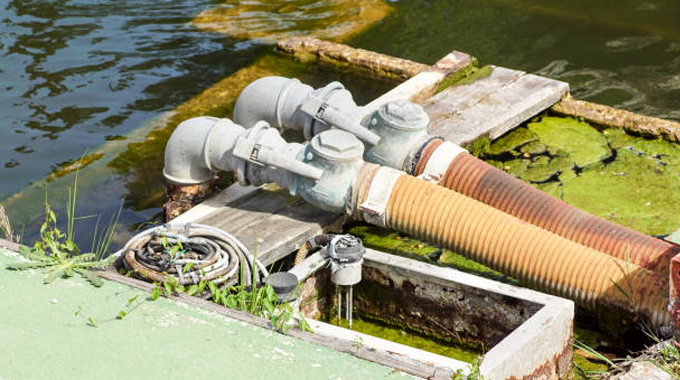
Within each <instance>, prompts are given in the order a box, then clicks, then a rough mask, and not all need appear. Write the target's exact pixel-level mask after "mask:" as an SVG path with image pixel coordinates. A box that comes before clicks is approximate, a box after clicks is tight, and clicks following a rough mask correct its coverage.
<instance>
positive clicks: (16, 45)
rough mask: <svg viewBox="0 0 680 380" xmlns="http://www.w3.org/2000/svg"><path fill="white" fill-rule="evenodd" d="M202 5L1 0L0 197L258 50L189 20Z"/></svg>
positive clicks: (197, 1)
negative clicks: (200, 28)
mask: <svg viewBox="0 0 680 380" xmlns="http://www.w3.org/2000/svg"><path fill="white" fill-rule="evenodd" d="M207 5H209V0H188V1H181V2H179V1H165V2H147V1H141V0H134V1H124V2H103V3H102V2H98V1H93V0H74V1H49V2H46V1H25V0H0V9H2V12H1V13H0V89H1V90H2V91H0V114H2V115H3V120H2V122H1V124H0V125H1V126H2V128H1V129H0V134H1V135H2V138H1V139H0V178H2V181H0V199H1V198H3V197H6V196H8V195H9V194H11V193H12V192H14V191H16V190H17V189H19V188H21V187H22V186H24V185H26V184H27V183H29V182H30V181H36V180H39V179H40V178H42V177H43V176H44V175H45V174H46V173H48V172H49V171H50V170H51V169H52V168H53V167H54V166H55V165H58V163H60V162H67V161H69V160H74V159H75V158H77V157H79V156H80V155H81V154H83V152H85V151H86V150H87V149H94V148H95V147H97V146H99V145H101V144H102V143H103V142H104V141H105V140H106V136H110V135H124V134H126V133H128V132H129V131H131V130H132V129H134V128H137V127H138V126H139V125H141V124H143V122H144V121H146V120H150V119H152V118H153V117H154V116H156V115H157V114H158V113H159V111H162V110H165V109H169V108H171V107H172V106H173V105H176V104H178V103H180V102H181V101H184V100H186V99H188V98H189V97H191V96H193V95H195V94H197V93H198V92H200V91H201V90H202V89H204V88H206V87H208V86H209V85H210V84H211V83H214V82H215V81H216V80H217V79H218V78H220V77H223V76H225V75H226V74H228V73H229V72H231V71H233V70H236V69H237V68H239V67H241V66H243V65H245V64H248V63H249V62H252V60H253V59H254V57H256V56H258V55H259V54H261V51H262V50H261V49H262V47H260V46H251V47H249V48H248V49H246V50H242V51H241V53H240V54H239V55H238V56H237V57H234V56H232V54H231V52H233V51H234V49H233V46H234V45H235V44H236V41H233V40H230V39H229V38H225V37H223V36H213V35H206V34H205V33H201V32H199V31H197V30H196V29H195V28H193V27H191V26H190V25H189V24H188V22H189V21H190V20H191V16H192V15H193V14H196V13H197V12H198V11H200V9H202V8H204V7H206V6H207ZM241 48H243V46H241ZM227 58H229V59H227Z"/></svg>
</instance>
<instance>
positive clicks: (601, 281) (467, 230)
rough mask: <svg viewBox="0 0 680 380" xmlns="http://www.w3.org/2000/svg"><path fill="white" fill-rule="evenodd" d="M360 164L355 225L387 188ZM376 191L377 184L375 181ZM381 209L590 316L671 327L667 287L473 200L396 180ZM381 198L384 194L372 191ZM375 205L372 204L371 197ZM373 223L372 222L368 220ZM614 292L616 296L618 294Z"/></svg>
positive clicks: (397, 222) (404, 227)
mask: <svg viewBox="0 0 680 380" xmlns="http://www.w3.org/2000/svg"><path fill="white" fill-rule="evenodd" d="M385 170H392V169H387V168H385V167H382V168H380V169H378V167H377V166H375V165H366V166H365V167H364V168H363V170H362V171H363V172H362V173H360V175H359V176H358V177H357V184H358V186H357V187H356V188H355V189H356V194H355V196H356V197H357V199H356V200H355V202H356V204H358V205H363V206H360V207H359V210H358V214H357V215H360V216H359V218H362V217H363V218H365V219H367V220H368V218H369V216H370V215H369V216H367V214H366V207H367V206H366V204H370V203H371V201H370V199H369V200H368V201H367V199H368V198H370V196H369V195H368V194H370V193H371V192H373V189H372V187H376V188H377V187H380V186H382V187H383V188H385V187H390V186H392V185H391V184H390V185H385V184H384V183H385V182H389V181H384V177H385V176H383V177H382V178H383V179H380V180H379V179H378V177H379V175H378V174H376V173H379V172H380V171H385ZM381 181H382V182H383V184H380V182H381ZM391 183H393V187H392V188H391V193H390V192H389V191H388V192H387V193H389V198H388V200H387V204H386V205H385V206H384V207H385V209H384V210H385V211H384V226H385V227H388V228H393V229H395V230H398V231H402V232H405V233H407V234H409V235H411V236H414V237H418V238H422V239H425V240H428V241H431V242H433V243H435V244H437V245H439V246H440V247H442V248H447V249H451V250H453V251H454V252H457V253H460V254H463V255H465V256H467V257H469V258H471V259H473V260H475V261H478V262H480V263H483V264H485V265H487V266H489V267H491V268H493V269H495V270H498V271H500V272H503V273H505V274H507V275H510V276H512V277H514V278H517V279H519V280H520V281H523V282H524V283H526V284H527V285H529V286H532V287H534V288H536V289H539V290H541V291H545V292H548V293H551V294H554V295H558V296H561V297H566V298H569V299H572V300H574V301H575V302H576V303H577V304H579V305H581V306H583V307H585V308H587V309H590V310H593V311H598V312H600V311H602V310H607V309H612V308H613V309H614V310H617V311H619V312H620V311H623V312H629V313H635V314H639V315H642V316H643V319H645V320H646V321H647V323H649V324H650V325H653V326H655V327H657V328H658V327H661V326H666V325H668V324H669V323H670V315H669V313H668V310H667V308H666V306H667V302H668V298H667V296H668V280H667V278H666V276H661V275H659V274H656V273H654V272H652V271H650V270H647V269H644V268H641V267H640V266H638V265H635V264H630V263H628V264H626V263H625V262H624V261H622V260H619V259H617V258H614V257H611V256H608V255H605V254H603V253H601V252H599V251H596V250H594V249H591V248H588V247H586V246H583V245H581V244H578V243H575V242H573V241H571V240H568V239H565V238H563V237H561V236H558V235H556V234H553V233H551V232H548V231H546V230H544V229H541V228H539V227H536V226H534V225H531V224H529V223H526V222H524V221H522V220H520V219H518V218H516V217H513V216H511V215H509V214H506V213H504V212H501V211H499V210H497V209H495V208H493V207H490V206H488V205H485V204H484V203H481V202H478V201H476V200H474V199H471V198H469V197H466V196H464V195H461V194H459V193H457V192H455V191H451V190H449V189H446V188H444V187H441V186H437V185H435V184H433V183H428V182H426V181H422V180H420V179H417V178H414V177H411V176H407V175H401V176H398V177H397V178H396V181H393V182H391ZM376 193H381V194H384V193H385V192H384V191H383V192H380V191H378V192H376ZM376 199H378V198H376ZM372 222H373V223H375V221H372ZM619 288H620V289H619Z"/></svg>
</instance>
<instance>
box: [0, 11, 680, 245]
mask: <svg viewBox="0 0 680 380" xmlns="http://www.w3.org/2000/svg"><path fill="white" fill-rule="evenodd" d="M347 2H348V3H351V5H352V7H353V8H352V9H355V10H356V11H357V12H366V9H372V8H371V4H372V3H375V1H374V0H370V1H369V0H366V1H359V0H352V1H350V0H347ZM277 3H280V6H273V5H272V4H273V2H249V4H254V5H253V7H255V8H253V7H250V8H248V9H247V12H241V13H239V12H236V13H234V12H233V9H238V6H237V5H238V3H237V2H235V1H228V2H226V3H225V4H224V5H217V4H216V3H214V2H212V1H209V0H184V1H180V0H166V1H155V2H145V1H138V0H137V1H118V2H111V1H109V2H95V1H92V0H72V1H65V0H59V1H51V2H44V1H23V0H22V1H18V0H14V1H11V0H0V89H2V92H0V112H2V115H3V120H2V122H1V124H0V125H2V127H3V128H2V129H0V136H1V137H2V138H0V179H2V180H1V181H0V199H4V200H3V201H2V204H3V205H5V206H6V207H7V208H8V211H9V213H10V216H11V217H12V218H13V220H14V222H15V224H16V225H18V226H20V225H22V224H24V225H26V233H25V235H26V237H27V238H29V240H30V238H31V237H33V236H35V229H36V227H37V226H38V223H39V221H38V219H36V216H39V215H40V212H41V210H40V208H41V207H40V203H41V202H42V199H43V197H44V190H42V188H43V186H44V185H45V184H46V183H47V184H49V188H50V197H51V199H54V202H56V203H57V206H60V205H63V204H64V199H65V196H66V188H67V187H68V186H69V185H70V184H72V183H73V169H75V168H76V167H77V166H75V165H73V162H75V161H76V160H78V158H80V157H81V156H82V155H84V154H86V155H89V157H90V165H89V166H87V167H86V168H84V169H82V170H81V175H80V182H79V190H78V191H79V195H78V197H79V204H80V206H79V207H80V209H79V210H80V212H79V214H80V215H90V214H103V215H104V216H105V217H108V215H111V214H113V213H114V212H115V211H116V210H117V208H118V205H119V204H120V202H121V201H122V199H123V198H125V201H124V209H123V214H122V219H121V220H122V225H123V226H124V227H125V228H124V229H122V230H121V236H120V238H121V239H123V238H124V237H125V236H129V233H130V230H133V229H134V228H136V227H137V226H139V225H140V224H142V223H144V222H147V221H150V220H151V221H153V220H158V214H159V212H160V198H161V195H162V188H163V183H162V178H161V176H160V168H161V167H162V162H160V158H161V157H162V149H163V146H164V139H166V138H167V135H168V134H169V131H168V130H167V129H162V127H164V126H165V125H166V123H165V120H167V119H168V118H170V115H167V114H164V112H165V111H168V110H171V109H173V108H175V107H177V106H178V105H180V104H182V103H184V102H186V101H187V100H189V99H190V98H192V97H193V96H195V95H197V94H199V93H200V92H201V91H202V90H204V89H206V88H208V87H210V86H211V85H213V84H214V83H216V82H218V81H219V80H220V79H222V78H223V77H226V76H228V75H230V74H233V73H235V72H238V70H239V69H243V68H245V67H248V66H250V65H251V64H253V63H256V62H262V60H263V59H265V60H267V59H268V60H269V61H267V62H266V63H265V64H261V66H259V68H258V70H261V71H258V72H259V73H265V72H267V73H272V72H281V73H285V74H288V75H298V76H303V77H304V79H305V80H308V81H311V82H314V83H316V84H322V83H325V82H328V81H331V80H336V79H341V80H342V81H344V82H346V83H347V84H348V86H349V87H350V88H351V89H353V90H354V91H356V92H357V95H358V96H357V98H358V100H359V101H360V102H366V101H368V100H370V99H371V98H373V97H375V96H376V95H377V94H379V93H380V92H382V91H384V90H385V89H386V88H388V87H389V85H388V84H386V83H372V82H371V81H370V80H367V79H366V78H356V77H354V76H351V75H347V74H344V73H338V72H336V71H333V70H330V69H323V68H321V69H320V68H313V69H312V68H310V67H306V66H302V65H297V64H293V63H286V62H285V60H276V59H275V58H266V57H268V55H269V54H271V49H272V44H271V40H273V39H274V36H275V37H276V38H278V37H281V36H284V35H289V34H305V33H306V32H307V31H312V34H314V33H316V34H317V35H322V36H323V35H327V36H330V37H334V38H349V39H348V40H346V42H348V43H350V44H353V45H356V46H359V47H364V48H369V49H373V50H376V51H380V52H385V53H388V54H392V55H396V56H401V57H406V58H411V59H414V60H418V61H422V62H427V63H431V62H434V61H436V60H437V59H438V58H439V57H441V56H443V55H444V54H446V53H447V52H448V51H450V50H452V49H457V50H461V51H465V52H467V53H470V54H472V55H475V56H477V57H478V58H479V59H480V61H481V62H482V63H494V64H499V65H504V66H508V67H512V68H518V69H523V70H526V71H531V72H538V73H540V74H543V75H547V76H551V77H554V78H559V79H563V80H566V81H569V82H570V84H571V86H572V93H573V94H574V96H575V97H579V98H586V99H589V100H593V101H597V102H602V103H605V104H610V105H614V106H618V107H623V108H627V109H630V110H633V111H637V112H641V113H645V114H649V115H654V116H659V117H668V118H673V119H676V120H680V23H678V22H677V20H678V19H679V17H680V3H678V2H676V1H673V0H665V1H653V2H644V3H641V2H637V1H618V2H612V1H602V2H592V1H590V2H587V1H584V0H575V1H570V2H557V1H547V2H546V1H539V0H523V1H514V2H510V1H503V0H475V1H472V0H448V1H444V0H438V1H425V0H409V1H406V0H403V1H396V2H388V3H380V5H379V8H380V9H383V8H384V9H386V10H387V11H385V12H383V13H386V15H385V17H384V18H383V19H382V21H378V22H377V23H375V24H373V26H370V27H368V26H367V25H365V24H359V25H358V26H356V28H359V29H360V30H361V32H360V33H352V32H351V30H352V28H354V27H353V26H351V23H352V21H351V20H352V18H348V17H347V13H346V12H347V11H346V7H342V6H339V5H338V4H340V3H342V1H340V0H322V1H316V2H315V1H307V0H299V1H292V2H291V1H280V2H277ZM258 4H259V5H258ZM373 5H375V4H373ZM258 6H260V7H261V9H260V8H257V7H258ZM216 7H217V8H220V9H223V12H225V13H227V14H231V13H234V14H235V15H236V16H237V17H238V18H239V24H238V25H241V26H242V25H269V27H268V28H262V29H263V30H264V29H267V30H271V34H272V35H271V36H268V35H263V34H262V33H258V34H257V35H248V34H247V33H243V31H242V29H243V28H241V29H240V30H241V31H240V32H238V33H236V32H231V33H232V34H231V35H228V34H222V33H215V32H207V31H204V30H201V29H199V28H198V27H196V26H195V25H194V24H192V20H193V18H194V17H195V16H197V15H199V14H203V15H205V14H206V12H207V14H210V12H213V11H214V10H215V9H216ZM362 7H363V8H362ZM370 14H371V16H372V17H373V16H374V14H373V13H370ZM381 17H382V14H381ZM376 19H378V18H376ZM251 20H252V23H250V21H251ZM305 20H309V21H308V22H306V21H305ZM269 21H271V23H270V22H269ZM196 25H198V24H196ZM272 25H273V26H274V27H272ZM348 28H349V29H348ZM204 29H210V28H204ZM246 29H247V28H246ZM338 31H341V32H338ZM227 32H228V31H227ZM334 33H335V34H334ZM277 70H278V71H277ZM246 77H247V75H246ZM232 101H233V99H232ZM225 102H226V103H228V101H227V100H225ZM192 107H194V106H192ZM192 110H193V111H196V112H204V113H211V114H220V115H227V116H228V115H229V113H230V111H229V106H228V105H224V106H222V107H218V106H217V105H213V106H212V108H211V107H210V106H195V107H194V108H192ZM186 114H190V112H187V113H186ZM156 127H161V129H160V130H157V131H156V132H152V131H153V130H154V128H156ZM46 176H47V181H44V180H43V179H44V178H46ZM80 224H82V228H83V229H84V230H85V232H83V233H82V235H81V238H80V239H82V241H83V243H84V244H87V242H88V241H89V240H88V239H89V237H88V236H89V234H88V229H91V224H92V223H90V222H89V221H84V222H82V223H80ZM18 228H20V227H18Z"/></svg>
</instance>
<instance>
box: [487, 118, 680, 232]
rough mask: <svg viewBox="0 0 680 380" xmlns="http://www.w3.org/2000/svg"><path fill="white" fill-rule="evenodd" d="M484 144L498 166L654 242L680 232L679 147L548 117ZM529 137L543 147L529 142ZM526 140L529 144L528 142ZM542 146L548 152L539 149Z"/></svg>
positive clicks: (623, 132) (568, 119) (492, 160)
mask: <svg viewBox="0 0 680 380" xmlns="http://www.w3.org/2000/svg"><path fill="white" fill-rule="evenodd" d="M537 120H538V121H533V122H530V123H528V124H527V125H526V126H520V127H518V128H516V129H514V130H513V131H511V132H509V133H508V134H506V135H504V136H502V137H501V138H499V139H498V140H496V141H493V142H491V143H490V144H488V145H486V144H487V142H486V141H482V142H481V143H480V144H478V145H477V147H478V150H477V151H476V152H475V153H476V155H478V156H479V157H481V158H482V159H485V160H487V162H489V163H491V164H492V165H494V166H496V167H498V168H501V169H502V170H504V171H506V172H508V173H510V174H512V175H514V176H516V177H518V178H520V179H522V180H524V181H526V182H529V183H531V184H532V185H534V186H535V187H537V188H538V189H540V190H543V191H545V192H546V193H548V194H551V195H553V196H555V197H557V198H559V199H562V200H564V201H565V202H567V203H570V204H572V205H574V206H576V207H579V208H581V209H583V210H585V211H588V212H590V213H592V214H595V215H597V216H600V217H602V218H605V219H608V220H611V221H614V222H616V223H619V224H622V225H624V226H626V227H629V228H632V229H635V230H638V231H641V232H643V233H647V234H652V235H665V234H668V233H670V232H673V231H675V230H677V229H678V228H680V217H679V216H678V215H677V214H678V213H677V212H674V211H673V210H676V209H677V207H676V205H677V204H678V201H680V195H678V193H677V191H676V190H674V189H677V188H678V186H680V146H678V145H677V144H674V143H671V142H667V141H663V140H659V139H648V138H643V137H638V136H632V135H630V134H628V133H626V132H625V131H624V130H621V129H605V130H603V131H599V130H598V129H596V128H594V127H592V126H590V125H588V124H586V123H583V122H580V121H577V120H575V119H571V118H565V117H545V116H544V117H542V118H540V119H537ZM529 133H534V134H535V136H536V138H537V140H535V141H530V140H529V139H528V136H529ZM521 137H525V139H523V138H521ZM539 144H542V145H544V146H545V147H546V150H545V151H544V152H540V153H535V152H538V151H540V149H539V148H534V147H533V145H537V146H538V145H539Z"/></svg>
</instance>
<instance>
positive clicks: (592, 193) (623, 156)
mask: <svg viewBox="0 0 680 380" xmlns="http://www.w3.org/2000/svg"><path fill="white" fill-rule="evenodd" d="M674 158H680V155H678V156H675V157H674ZM679 170H680V167H678V165H661V164H659V161H658V160H657V159H654V158H653V157H651V156H645V155H643V156H640V155H638V154H636V153H635V152H632V151H630V150H627V149H620V150H618V152H617V158H616V160H615V161H613V162H612V163H610V164H606V163H597V164H595V165H591V166H589V167H587V168H586V169H584V170H583V172H582V173H580V175H579V176H578V177H575V178H572V179H569V180H563V191H564V200H565V201H566V202H568V203H570V204H573V205H575V206H577V207H580V208H583V209H584V210H586V211H588V212H591V213H593V214H595V215H598V216H600V217H603V218H605V219H609V220H611V221H614V222H616V223H619V224H622V225H624V226H627V227H630V228H633V229H636V230H638V231H641V232H644V233H647V234H651V235H664V234H668V233H670V232H672V231H675V230H676V229H678V227H680V214H678V213H677V212H676V210H677V205H678V203H679V202H680V193H678V191H677V189H678V188H680V176H679V175H678V173H680V171H679Z"/></svg>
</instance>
